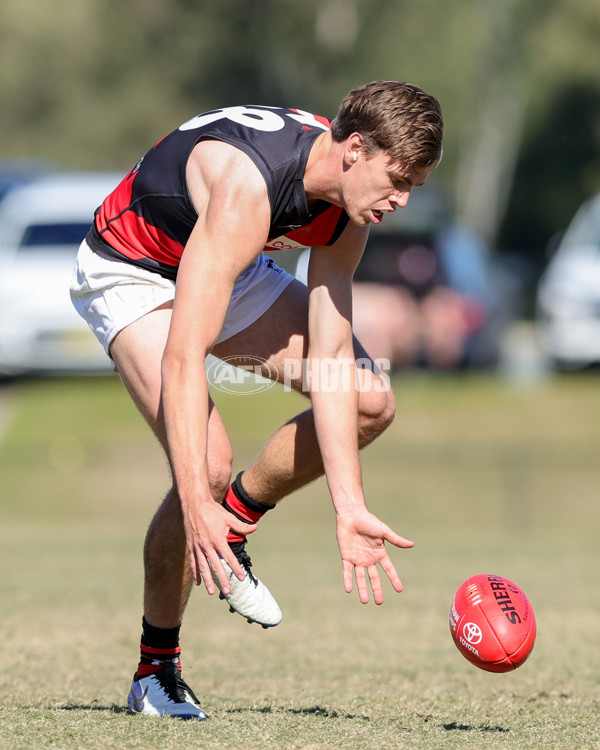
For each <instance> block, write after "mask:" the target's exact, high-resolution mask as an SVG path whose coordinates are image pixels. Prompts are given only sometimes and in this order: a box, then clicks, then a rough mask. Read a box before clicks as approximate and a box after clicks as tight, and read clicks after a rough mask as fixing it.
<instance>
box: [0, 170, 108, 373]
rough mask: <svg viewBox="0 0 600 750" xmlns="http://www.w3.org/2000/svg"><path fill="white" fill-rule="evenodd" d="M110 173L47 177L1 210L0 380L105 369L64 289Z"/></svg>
mask: <svg viewBox="0 0 600 750" xmlns="http://www.w3.org/2000/svg"><path fill="white" fill-rule="evenodd" d="M119 179H120V177H119V176H118V175H116V174H112V173H54V174H52V175H48V176H44V177H40V178H38V179H36V180H34V181H33V182H31V183H28V184H27V185H25V186H23V187H18V188H15V189H14V190H12V191H11V192H10V193H9V194H8V195H7V196H6V198H5V199H4V200H3V201H2V205H1V206H0V377H12V376H17V375H24V374H51V373H52V374H54V373H96V372H97V373H102V372H108V371H110V362H109V360H108V358H107V357H106V355H105V353H104V350H103V349H102V347H101V346H100V344H98V342H97V341H96V339H95V337H94V335H93V334H92V333H91V331H90V330H89V328H88V326H87V324H86V323H85V322H84V321H83V320H82V319H81V318H80V317H79V315H78V314H77V313H76V312H75V309H74V308H73V305H72V304H71V299H70V297H69V284H70V280H71V274H72V270H73V263H74V260H75V255H76V253H77V248H78V247H79V244H80V243H81V240H82V239H83V238H84V237H85V235H86V234H87V232H88V229H89V227H90V226H91V223H92V220H93V216H94V211H95V209H96V208H97V207H98V206H99V205H100V203H101V202H102V201H103V199H104V198H105V197H106V195H108V193H109V192H111V191H112V190H113V189H114V187H115V186H116V185H117V183H118V182H119Z"/></svg>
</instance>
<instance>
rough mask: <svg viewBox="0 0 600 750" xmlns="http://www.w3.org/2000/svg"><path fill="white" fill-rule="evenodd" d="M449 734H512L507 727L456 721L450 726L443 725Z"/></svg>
mask: <svg viewBox="0 0 600 750" xmlns="http://www.w3.org/2000/svg"><path fill="white" fill-rule="evenodd" d="M442 726H443V727H444V729H445V730H446V731H447V732H498V733H503V732H510V729H508V728H507V727H498V726H495V727H491V726H489V725H488V724H484V725H480V726H473V725H472V724H457V723H456V722H455V721H452V722H450V723H449V724H442Z"/></svg>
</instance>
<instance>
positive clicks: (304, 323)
mask: <svg viewBox="0 0 600 750" xmlns="http://www.w3.org/2000/svg"><path fill="white" fill-rule="evenodd" d="M213 354H214V355H215V356H216V357H219V358H221V359H224V358H226V359H227V361H228V362H230V363H231V364H236V363H237V364H239V365H247V363H248V358H255V360H254V361H255V364H256V366H260V363H261V362H263V361H264V362H266V363H267V364H266V365H263V367H262V374H263V375H264V376H265V377H267V378H271V379H276V380H277V381H278V382H280V383H285V385H286V386H289V387H291V388H293V389H294V390H297V391H298V392H301V393H304V395H306V396H308V395H309V394H308V392H307V389H306V378H303V376H302V373H303V364H304V362H305V361H306V357H307V354H308V290H307V288H306V286H304V284H301V283H300V282H298V281H292V282H291V283H290V284H289V285H288V286H287V287H286V288H285V289H284V291H283V292H282V293H281V294H280V295H279V297H278V298H277V299H276V300H275V302H274V303H273V304H272V305H271V307H270V308H269V309H268V310H267V311H266V312H265V313H264V314H263V315H262V316H261V317H260V318H258V319H257V320H256V321H255V322H254V323H252V324H251V325H250V326H248V328H245V329H244V330H243V331H240V332H239V333H237V334H235V335H234V336H232V337H231V338H229V339H226V340H225V341H223V342H221V343H220V344H217V345H216V346H215V347H214V349H213ZM354 356H355V358H356V361H357V363H358V365H359V375H358V378H359V385H360V392H361V396H362V394H363V393H364V394H368V393H369V392H370V391H371V392H374V393H379V392H381V390H382V388H383V386H384V385H385V381H386V378H385V377H384V376H383V375H382V373H381V372H380V370H379V368H378V366H377V363H376V362H374V361H373V359H372V358H371V357H370V356H369V354H368V353H367V352H366V351H365V349H364V347H363V346H362V344H361V343H360V341H358V339H357V338H356V337H354ZM363 400H365V399H363Z"/></svg>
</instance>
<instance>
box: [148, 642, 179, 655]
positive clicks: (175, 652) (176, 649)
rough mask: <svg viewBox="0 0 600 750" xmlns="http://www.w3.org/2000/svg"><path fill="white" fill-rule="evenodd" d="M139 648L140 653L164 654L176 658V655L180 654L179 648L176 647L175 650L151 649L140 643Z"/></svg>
mask: <svg viewBox="0 0 600 750" xmlns="http://www.w3.org/2000/svg"><path fill="white" fill-rule="evenodd" d="M140 648H141V650H142V651H145V652H146V653H148V654H165V656H176V655H177V654H180V653H181V646H177V647H176V648H153V647H152V646H146V644H144V643H142V644H141V646H140Z"/></svg>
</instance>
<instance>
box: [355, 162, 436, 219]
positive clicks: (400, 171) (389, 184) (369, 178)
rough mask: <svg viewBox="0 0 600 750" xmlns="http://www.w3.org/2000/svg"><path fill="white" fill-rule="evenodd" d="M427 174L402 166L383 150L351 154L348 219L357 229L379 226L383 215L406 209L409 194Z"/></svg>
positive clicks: (420, 183) (422, 181)
mask: <svg viewBox="0 0 600 750" xmlns="http://www.w3.org/2000/svg"><path fill="white" fill-rule="evenodd" d="M428 172H429V170H427V169H421V170H417V169H415V168H414V167H405V166H403V165H402V164H400V163H399V162H397V161H394V160H393V159H392V158H391V157H389V156H388V155H387V154H386V153H385V152H384V151H378V152H377V153H375V154H371V155H366V154H365V153H364V152H362V151H361V152H359V153H357V154H356V156H354V154H353V155H352V160H351V168H350V169H349V170H347V173H346V174H347V183H346V188H347V190H346V191H345V199H346V200H345V206H344V207H345V209H346V211H347V213H348V215H349V216H350V219H351V220H352V221H353V222H354V223H355V224H358V225H359V226H366V225H367V224H379V223H380V222H381V221H382V220H383V218H384V215H385V214H386V213H390V212H392V211H395V210H396V209H397V208H404V207H405V206H406V204H407V203H408V198H409V196H410V191H411V190H412V188H413V187H418V186H420V185H423V184H424V183H425V180H426V179H427V175H428Z"/></svg>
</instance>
